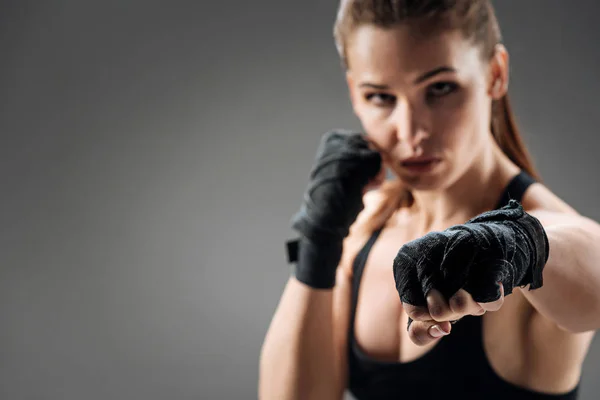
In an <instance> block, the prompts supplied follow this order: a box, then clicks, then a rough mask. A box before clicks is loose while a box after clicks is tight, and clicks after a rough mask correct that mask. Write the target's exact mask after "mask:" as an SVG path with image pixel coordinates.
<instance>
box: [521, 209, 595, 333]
mask: <svg viewBox="0 0 600 400" xmlns="http://www.w3.org/2000/svg"><path fill="white" fill-rule="evenodd" d="M532 214H533V215H536V214H535V213H532ZM536 216H537V217H538V218H539V219H540V221H541V222H542V224H543V225H544V226H545V229H546V233H547V235H548V241H549V244H550V255H549V258H548V262H547V263H546V266H545V268H544V272H543V279H544V283H543V287H541V288H539V289H536V290H528V288H525V289H524V290H523V293H524V294H525V296H526V297H527V299H528V300H529V301H530V302H531V304H532V305H533V306H534V307H535V308H536V310H537V311H538V312H539V313H540V314H542V315H543V316H544V317H546V318H548V319H550V320H551V321H554V322H555V323H556V324H557V325H558V326H559V327H561V328H562V329H565V330H567V331H570V332H584V331H589V330H595V329H598V328H600V227H599V226H598V224H596V223H595V222H593V221H591V220H589V219H587V218H584V217H581V216H572V215H558V214H553V213H541V214H538V215H536Z"/></svg>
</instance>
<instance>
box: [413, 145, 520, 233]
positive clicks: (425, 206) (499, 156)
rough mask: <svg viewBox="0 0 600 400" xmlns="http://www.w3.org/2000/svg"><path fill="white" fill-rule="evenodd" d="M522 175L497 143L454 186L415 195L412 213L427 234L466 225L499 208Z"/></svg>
mask: <svg viewBox="0 0 600 400" xmlns="http://www.w3.org/2000/svg"><path fill="white" fill-rule="evenodd" d="M518 172H519V167H517V166H516V165H515V164H514V163H513V162H512V161H510V160H509V158H508V157H507V156H506V155H505V154H504V153H503V152H502V151H501V150H500V148H499V147H498V146H497V145H496V144H495V143H493V144H492V145H491V146H490V148H489V149H486V151H484V152H482V154H481V156H480V157H479V159H476V160H474V162H473V164H472V166H471V167H470V168H469V169H468V170H467V171H466V172H465V173H464V174H463V175H462V176H461V177H460V178H458V179H457V180H456V181H455V182H453V183H452V184H451V185H450V186H448V187H445V188H444V189H441V190H436V191H415V192H413V193H412V196H413V198H414V203H413V205H412V207H411V208H412V213H413V215H416V216H418V220H419V221H421V223H422V224H423V226H422V227H421V229H423V231H424V232H429V231H431V230H440V229H445V227H447V225H448V224H455V223H462V222H464V221H466V220H468V219H470V218H472V217H474V216H475V215H478V214H480V213H482V212H484V211H487V210H490V209H492V208H493V207H495V206H496V203H497V202H498V200H499V199H500V197H501V195H502V192H503V191H504V189H505V188H506V185H507V184H508V183H509V181H510V179H511V178H512V177H513V176H515V175H516V174H517V173H518ZM459 221H460V222H459Z"/></svg>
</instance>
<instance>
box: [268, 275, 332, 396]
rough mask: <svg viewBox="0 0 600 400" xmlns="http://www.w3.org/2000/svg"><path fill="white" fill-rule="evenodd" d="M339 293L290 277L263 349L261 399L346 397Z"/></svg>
mask: <svg viewBox="0 0 600 400" xmlns="http://www.w3.org/2000/svg"><path fill="white" fill-rule="evenodd" d="M334 291H335V289H331V290H316V289H312V288H310V287H308V286H306V285H304V284H302V283H300V282H299V281H297V280H296V279H295V278H290V280H289V282H288V283H287V285H286V288H285V290H284V293H283V295H282V297H281V300H280V303H279V305H278V307H277V310H276V311H275V315H274V317H273V320H272V322H271V325H270V327H269V330H268V332H267V335H266V338H265V342H264V344H263V348H262V352H261V357H260V371H259V389H258V390H259V398H260V399H261V400H268V399H277V400H286V399H336V398H341V396H342V393H343V389H342V387H341V385H342V382H341V379H340V374H339V372H340V371H339V369H340V368H341V366H340V365H339V359H338V358H339V357H337V355H336V348H335V343H334V329H333V320H334V315H333V314H334V313H333V304H334Z"/></svg>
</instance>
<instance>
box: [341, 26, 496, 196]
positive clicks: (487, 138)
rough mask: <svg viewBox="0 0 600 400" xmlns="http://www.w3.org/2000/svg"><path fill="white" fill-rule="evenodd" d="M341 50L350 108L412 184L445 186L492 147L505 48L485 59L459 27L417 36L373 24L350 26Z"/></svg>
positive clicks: (394, 167) (389, 163)
mask: <svg viewBox="0 0 600 400" xmlns="http://www.w3.org/2000/svg"><path fill="white" fill-rule="evenodd" d="M346 51H347V58H348V65H349V69H348V73H347V80H348V85H349V89H350V95H351V99H352V104H353V108H354V111H355V114H356V115H357V117H358V118H359V119H360V121H361V123H362V125H363V128H364V130H365V131H366V133H367V135H368V136H369V138H370V139H371V140H372V141H373V142H374V144H375V145H376V146H377V147H378V148H379V150H380V151H381V152H382V155H383V157H384V160H385V162H386V164H387V166H388V167H389V168H390V169H391V170H392V171H393V172H395V173H396V174H397V175H398V176H399V177H400V179H401V180H402V181H404V182H405V183H406V184H408V185H409V186H410V187H411V188H413V189H417V190H419V189H420V190H431V189H438V188H442V187H444V186H448V185H450V184H451V183H452V182H453V181H455V180H456V179H458V178H459V177H460V176H461V175H462V174H463V173H464V172H465V171H466V170H467V169H468V168H469V167H470V166H471V165H472V164H473V163H474V162H475V161H476V160H478V159H481V157H478V156H480V155H481V154H482V153H483V152H484V151H485V149H486V148H488V149H489V146H490V144H491V143H492V142H493V138H492V136H491V134H490V114H491V101H492V99H493V98H500V97H501V96H502V95H503V94H504V92H505V90H506V70H507V66H506V60H507V57H506V54H505V53H502V54H501V55H500V56H497V57H493V58H492V59H491V60H490V61H484V60H483V59H482V57H481V52H480V49H479V48H478V47H476V46H474V45H473V44H472V43H470V42H469V41H467V40H465V39H463V37H462V35H461V33H460V32H456V31H451V32H445V33H441V34H437V35H433V36H431V37H426V38H425V37H422V38H417V37H415V35H414V34H411V30H410V28H409V27H408V26H398V27H394V28H388V29H384V28H379V27H376V26H370V25H365V26H361V27H359V28H358V29H357V30H355V31H354V33H353V35H352V37H351V38H350V41H349V43H348V44H347V48H346ZM499 81H500V82H499ZM498 82H499V83H498ZM494 84H497V85H494Z"/></svg>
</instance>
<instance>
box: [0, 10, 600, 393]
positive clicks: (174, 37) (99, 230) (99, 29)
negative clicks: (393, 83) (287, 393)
mask: <svg viewBox="0 0 600 400" xmlns="http://www.w3.org/2000/svg"><path fill="white" fill-rule="evenodd" d="M336 5H337V2H336V1H322V0H301V1H300V0H297V1H274V0H256V1H252V2H245V1H237V2H219V1H202V2H198V1H195V2H192V1H161V2H159V1H146V2H141V1H140V2H133V1H118V2H117V1H110V2H108V1H96V2H86V1H30V2H27V1H13V2H6V1H5V2H2V3H1V8H0V132H1V135H2V136H1V137H2V142H1V144H0V155H1V156H0V163H1V164H0V166H1V168H0V179H1V181H0V183H1V196H0V204H1V207H0V248H1V251H0V399H2V400H34V399H35V400H38V399H40V400H41V399H44V400H82V399H84V400H96V399H98V400H106V399H123V400H126V399H127V400H131V399H144V400H152V399H171V400H184V399H251V398H256V388H257V377H258V357H259V351H260V347H261V344H262V341H263V338H264V334H265V332H266V330H267V327H268V324H269V321H270V319H271V316H272V314H273V312H274V310H275V307H276V305H277V302H278V299H279V296H280V294H281V291H282V289H283V285H284V283H285V281H286V279H287V277H288V273H289V267H288V266H287V265H286V263H285V253H284V241H285V240H286V239H288V238H290V237H291V236H292V232H291V230H290V229H289V225H288V221H289V218H290V216H291V215H292V213H293V212H295V211H296V210H297V207H298V206H299V202H300V200H301V195H302V192H303V190H304V187H305V184H306V182H307V180H306V179H307V174H308V172H309V168H310V166H311V163H312V160H313V157H314V152H315V150H316V146H317V143H318V140H319V137H320V136H321V134H322V133H323V132H325V131H326V130H328V129H331V128H334V127H345V128H356V129H358V128H360V126H359V125H358V121H357V120H356V119H355V117H354V116H353V115H352V113H351V109H350V106H349V103H348V99H347V93H346V88H345V86H344V85H345V84H344V80H343V75H342V72H341V70H340V67H339V63H338V59H337V55H336V53H335V48H334V45H333V39H332V37H331V29H332V23H333V18H334V16H335V10H336ZM495 5H496V7H497V11H498V14H499V18H500V21H501V24H502V27H503V30H504V35H505V39H506V44H507V46H508V48H509V50H510V52H511V56H512V58H511V61H512V79H511V86H510V93H511V95H512V98H513V102H514V106H515V110H516V113H517V115H518V120H519V122H520V125H521V127H522V129H523V131H524V135H525V140H526V142H527V144H528V145H529V146H530V149H531V152H532V153H533V155H534V157H535V159H536V162H537V165H538V166H539V168H540V170H541V172H542V174H543V176H544V177H545V180H546V183H547V185H548V186H549V187H550V188H551V189H553V190H554V191H555V192H556V193H558V194H559V195H560V196H562V197H563V198H564V199H565V200H567V201H568V202H569V203H571V204H572V205H573V206H574V207H576V208H577V209H578V210H579V211H580V212H582V213H583V214H585V215H587V216H590V217H592V218H594V219H596V220H600V205H599V203H598V198H600V189H599V187H598V175H597V174H598V171H599V170H600V157H599V156H598V136H599V133H598V127H597V125H598V122H597V121H598V115H599V110H600V105H599V104H598V95H599V93H600V79H598V71H600V50H599V48H598V41H599V40H600V28H599V27H598V24H597V18H596V17H597V15H598V14H599V13H600V3H599V2H597V1H595V0H589V1H586V0H576V1H566V0H510V1H509V0H501V1H496V3H495ZM573 312H577V310H573ZM599 378H600V344H599V342H598V341H597V340H596V341H595V342H594V344H593V348H592V350H591V353H590V355H589V356H588V358H587V360H586V363H585V368H584V381H583V389H582V391H583V393H582V397H581V398H582V399H584V400H592V399H595V398H597V397H595V393H598V391H599V390H600V383H599V382H600V379H599Z"/></svg>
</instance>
